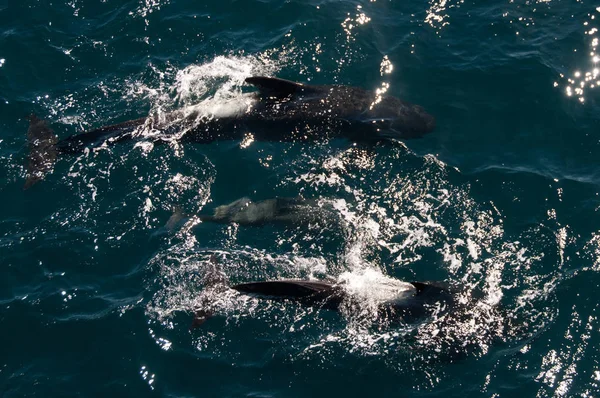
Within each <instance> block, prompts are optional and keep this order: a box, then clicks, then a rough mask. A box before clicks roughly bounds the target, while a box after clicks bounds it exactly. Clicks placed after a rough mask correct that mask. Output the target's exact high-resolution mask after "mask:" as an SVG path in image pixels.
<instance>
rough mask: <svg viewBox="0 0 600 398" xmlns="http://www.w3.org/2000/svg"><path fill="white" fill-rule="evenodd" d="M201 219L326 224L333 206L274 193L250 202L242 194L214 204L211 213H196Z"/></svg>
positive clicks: (258, 223)
mask: <svg viewBox="0 0 600 398" xmlns="http://www.w3.org/2000/svg"><path fill="white" fill-rule="evenodd" d="M198 217H199V218H200V220H202V221H203V222H214V223H223V224H230V223H236V224H240V225H244V226H261V225H265V224H269V223H281V224H287V225H307V224H314V225H320V224H324V223H325V224H330V221H333V220H335V213H334V212H333V209H329V208H327V206H325V205H322V206H321V205H319V203H318V201H317V200H309V199H303V198H300V197H297V198H283V197H276V198H271V199H265V200H261V201H257V202H254V201H252V200H251V199H250V198H247V197H243V198H240V199H238V200H235V201H233V202H231V203H229V204H226V205H221V206H217V207H216V208H215V209H214V210H213V213H212V214H199V215H198Z"/></svg>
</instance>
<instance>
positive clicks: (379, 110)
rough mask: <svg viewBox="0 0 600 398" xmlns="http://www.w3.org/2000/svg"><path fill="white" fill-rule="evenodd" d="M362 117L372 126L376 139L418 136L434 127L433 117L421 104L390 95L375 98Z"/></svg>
mask: <svg viewBox="0 0 600 398" xmlns="http://www.w3.org/2000/svg"><path fill="white" fill-rule="evenodd" d="M363 117H364V118H363V119H362V121H363V122H366V123H370V124H371V125H372V126H373V127H374V129H375V138H376V139H390V138H392V139H404V138H420V137H422V136H424V135H425V134H428V133H430V132H432V131H433V129H434V128H435V118H434V117H433V116H432V115H430V114H429V113H427V111H425V109H424V108H423V107H422V106H419V105H413V104H411V103H409V102H406V101H402V100H401V99H399V98H396V97H392V96H385V97H381V98H376V100H375V101H374V102H373V104H371V105H370V106H369V109H367V110H366V111H365V112H364V113H363Z"/></svg>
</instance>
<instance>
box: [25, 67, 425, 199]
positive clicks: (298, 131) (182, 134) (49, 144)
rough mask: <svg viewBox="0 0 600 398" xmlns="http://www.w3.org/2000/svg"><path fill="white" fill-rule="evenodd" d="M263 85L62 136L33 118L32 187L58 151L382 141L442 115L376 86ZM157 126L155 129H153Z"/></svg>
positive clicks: (417, 132) (263, 80)
mask: <svg viewBox="0 0 600 398" xmlns="http://www.w3.org/2000/svg"><path fill="white" fill-rule="evenodd" d="M246 83H248V84H250V85H252V86H254V87H256V88H257V89H258V91H256V92H252V93H245V94H242V95H240V96H238V97H237V98H235V99H232V100H230V101H226V102H218V101H215V100H206V101H203V102H201V103H200V104H197V105H194V106H189V107H186V108H184V109H181V110H177V111H173V112H171V113H167V114H165V115H161V116H160V117H159V116H149V117H144V118H140V119H135V120H130V121H127V122H124V123H119V124H115V125H110V126H105V127H101V128H98V129H95V130H91V131H89V132H85V133H81V134H76V135H72V136H70V137H67V138H65V139H62V140H60V141H59V140H58V139H57V137H56V135H55V134H54V132H53V131H52V129H51V128H50V127H49V126H48V123H47V122H46V121H44V120H41V119H39V118H38V117H37V116H35V115H32V116H31V117H30V124H29V130H28V133H27V136H28V143H29V151H30V155H29V163H28V167H27V180H26V182H25V188H28V187H30V186H31V185H33V184H34V183H36V182H37V181H39V180H41V179H43V177H44V175H45V174H46V173H47V172H49V171H51V170H52V167H53V164H54V162H55V161H56V158H57V156H59V155H61V154H66V153H80V152H82V151H84V150H85V149H86V148H90V147H94V146H98V145H101V144H108V145H110V144H115V143H118V142H122V141H126V140H131V139H136V138H138V139H142V138H143V139H146V140H152V141H155V142H161V141H168V140H172V139H176V140H178V141H181V142H198V143H209V142H213V141H216V140H232V139H233V140H235V139H242V138H244V137H246V136H248V135H250V136H251V137H252V139H254V140H268V141H310V140H326V139H329V138H336V137H343V138H348V139H350V140H354V141H379V140H385V139H390V138H391V139H405V138H416V137H421V136H423V135H424V134H427V133H429V132H431V131H432V130H433V129H434V127H435V119H434V117H433V116H431V115H430V114H428V113H427V112H426V111H425V110H424V109H423V108H422V107H421V106H419V105H413V104H411V103H409V102H406V101H403V100H401V99H399V98H396V97H393V96H390V95H384V94H381V93H379V92H376V91H369V90H364V89H362V88H358V87H350V86H342V85H323V86H319V85H305V84H301V83H296V82H292V81H288V80H283V79H278V78H272V77H262V76H255V77H248V78H247V79H246ZM148 132H152V134H148Z"/></svg>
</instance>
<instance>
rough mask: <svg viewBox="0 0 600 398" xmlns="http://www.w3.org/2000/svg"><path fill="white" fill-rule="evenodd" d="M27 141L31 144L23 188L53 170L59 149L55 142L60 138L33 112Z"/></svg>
mask: <svg viewBox="0 0 600 398" xmlns="http://www.w3.org/2000/svg"><path fill="white" fill-rule="evenodd" d="M27 142H28V144H29V156H28V164H27V179H26V180H25V185H24V186H23V189H28V188H30V187H31V186H32V185H33V184H35V183H36V182H38V181H40V180H42V179H43V178H44V176H45V175H46V173H47V172H49V171H51V170H52V167H53V166H54V162H56V156H57V150H56V147H55V144H56V143H57V142H58V139H57V137H56V135H55V134H54V131H52V129H51V128H50V127H48V123H47V122H46V121H45V120H42V119H40V118H38V117H37V116H36V115H35V114H31V116H29V129H28V130H27Z"/></svg>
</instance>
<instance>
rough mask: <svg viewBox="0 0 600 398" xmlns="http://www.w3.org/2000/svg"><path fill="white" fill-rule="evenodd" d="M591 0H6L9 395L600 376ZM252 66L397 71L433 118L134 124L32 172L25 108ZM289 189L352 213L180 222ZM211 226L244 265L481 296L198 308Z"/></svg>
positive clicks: (4, 254) (385, 76)
mask: <svg viewBox="0 0 600 398" xmlns="http://www.w3.org/2000/svg"><path fill="white" fill-rule="evenodd" d="M596 6H597V4H593V3H589V2H585V1H579V2H576V1H567V0H562V1H561V0H548V1H537V2H536V1H501V2H492V1H479V2H469V1H467V2H465V1H454V0H448V1H446V0H439V1H436V0H433V1H431V2H426V1H412V2H400V1H381V0H378V1H374V0H373V1H370V2H369V1H285V2H283V1H275V0H263V1H250V0H249V1H228V0H224V1H205V2H199V1H191V0H145V1H143V0H132V1H126V0H93V1H82V0H70V1H66V0H57V1H53V2H48V1H34V0H23V1H13V0H0V159H1V161H0V177H1V178H0V192H1V195H0V205H1V206H0V270H1V275H2V277H1V278H0V308H1V310H0V324H1V327H0V342H1V344H0V358H1V360H0V395H2V396H5V397H21V396H43V397H47V396H61V397H63V396H108V395H109V394H113V395H115V396H146V395H148V396H151V395H156V396H173V397H183V396H186V397H188V396H214V397H222V396H260V397H305V396H365V395H367V394H368V396H414V397H421V396H428V397H431V396H435V397H438V396H439V397H446V396H460V397H464V396H481V395H483V396H494V397H500V396H539V397H546V396H561V397H562V396H565V397H566V396H583V397H588V396H595V395H596V394H597V393H598V391H599V389H600V387H599V386H600V363H599V361H600V351H599V350H598V348H597V347H598V346H599V345H600V334H599V329H600V322H599V320H598V313H597V308H598V299H597V297H598V289H599V287H600V227H599V226H600V215H599V209H600V197H599V196H598V191H599V185H600V167H599V166H598V159H599V156H600V142H599V138H598V137H599V136H598V134H599V133H598V129H597V126H598V119H599V116H600V109H599V104H598V101H597V99H598V98H599V97H598V94H599V91H600V89H599V88H598V85H600V54H597V53H596V51H597V47H598V38H599V37H600V34H599V32H598V27H599V25H600V12H599V10H597V9H596ZM251 75H270V76H278V77H282V78H287V79H291V80H297V81H302V82H311V83H318V84H333V83H337V84H348V85H353V86H359V87H363V88H366V89H371V90H375V89H378V88H379V89H386V88H387V92H388V93H390V94H392V95H395V96H397V97H400V98H403V99H406V100H408V101H410V102H413V103H417V104H420V105H422V106H424V107H425V108H426V109H427V110H428V111H429V112H430V113H432V114H433V115H435V117H436V119H437V128H436V130H435V131H434V132H433V133H432V134H430V135H427V136H426V137H424V138H422V139H418V140H407V141H404V142H403V143H396V144H389V145H379V146H375V147H368V148H363V147H361V146H356V147H355V146H352V145H351V144H350V143H348V142H347V141H344V140H333V141H331V142H323V143H278V142H258V141H255V142H251V141H245V142H242V143H240V142H235V141H223V142H219V143H213V144H210V145H194V144H185V145H178V144H176V143H172V144H168V145H156V146H154V145H152V144H151V143H150V141H149V140H141V141H138V142H137V143H131V144H127V143H124V144H122V145H117V146H113V147H104V148H96V149H94V150H92V151H89V152H87V153H85V154H82V155H74V156H67V157H64V158H62V159H60V160H59V161H58V162H57V164H56V166H55V168H54V171H53V173H51V174H49V175H48V176H47V177H46V179H45V180H44V181H42V182H40V183H39V184H37V185H35V186H33V187H32V188H31V189H29V190H26V191H24V190H23V189H22V188H23V183H24V179H25V175H26V169H25V165H26V161H27V160H26V159H27V141H26V131H27V126H28V123H27V120H26V116H27V115H28V114H30V113H32V112H35V113H37V114H38V115H39V116H40V117H43V118H46V119H47V120H49V121H50V123H51V126H52V128H53V129H54V131H55V132H56V133H57V134H58V135H59V137H61V138H64V137H67V136H69V135H70V134H73V133H76V132H79V131H83V130H86V129H90V128H95V127H99V126H103V125H107V124H111V123H116V122H121V121H125V120H128V119H133V118H138V117H143V116H147V115H149V114H153V115H160V114H163V113H164V112H167V111H169V110H173V109H177V108H179V107H182V106H185V105H190V104H195V103H198V102H200V101H205V100H213V101H220V100H225V99H228V98H233V97H235V96H238V95H240V92H241V90H246V88H243V80H244V78H245V77H247V76H251ZM298 195H301V196H302V197H304V198H310V199H318V200H319V201H320V202H321V203H326V204H327V206H329V207H330V208H333V209H334V211H335V213H336V214H338V216H339V218H340V219H341V222H338V223H334V224H331V225H327V226H325V227H323V226H320V227H315V226H313V227H309V228H306V227H302V226H299V225H292V226H281V225H266V226H264V227H254V228H248V227H243V226H239V225H236V224H233V225H219V224H210V223H201V222H199V221H198V220H197V219H194V218H191V219H188V220H187V222H186V221H185V220H183V221H182V222H181V223H179V225H178V226H177V227H176V228H175V229H174V230H173V229H169V228H167V227H166V226H165V225H166V224H167V221H168V220H169V218H170V217H171V215H172V214H173V212H174V211H175V210H176V209H180V210H181V211H182V212H184V213H185V214H187V215H193V214H196V213H199V212H209V211H211V209H213V208H214V207H216V206H218V205H221V204H225V203H229V202H232V201H234V200H236V199H238V198H240V197H244V196H247V197H250V198H252V199H254V200H260V199H267V198H272V197H275V196H287V197H295V196H298ZM215 253H216V254H217V256H218V258H219V259H220V261H221V263H222V266H223V269H224V271H225V273H226V274H227V275H228V277H229V278H230V279H231V280H232V281H233V282H246V281H251V280H265V279H275V278H281V277H293V278H307V277H315V278H324V277H330V278H338V279H344V280H346V281H348V283H350V284H353V285H355V286H357V287H358V288H360V287H361V286H365V285H367V286H368V284H369V283H370V282H373V281H374V280H375V281H377V280H380V279H381V278H384V275H389V276H391V277H395V278H399V279H404V280H445V281H448V282H451V283H453V284H456V285H460V286H463V288H464V289H466V290H468V291H472V292H475V291H477V292H480V293H481V295H482V297H481V299H480V300H478V301H477V302H476V304H475V305H473V306H471V308H470V310H469V311H466V312H465V313H463V314H462V315H461V316H459V317H449V316H444V315H440V316H439V317H434V318H432V319H429V320H427V321H425V322H422V323H418V324H410V325H403V324H401V325H398V324H395V325H394V324H389V325H383V326H382V325H377V324H376V323H373V322H370V321H369V319H370V318H369V314H370V312H369V311H371V310H372V308H371V307H370V306H369V303H370V302H369V295H368V294H367V296H366V298H365V300H364V302H363V303H359V304H361V305H358V307H359V310H358V313H356V312H355V313H352V312H347V313H342V314H335V313H332V312H329V311H326V310H322V311H318V310H315V309H306V308H301V307H299V306H297V305H295V304H294V303H276V302H265V301H260V300H255V299H244V298H242V297H238V296H235V295H233V294H225V295H222V296H219V297H216V296H215V297H213V299H214V300H217V301H216V303H215V305H216V307H217V310H218V311H217V312H218V313H217V314H216V316H215V317H214V318H212V319H210V320H209V321H207V322H206V323H205V324H204V325H203V326H202V327H201V328H199V329H195V330H193V331H190V330H189V326H190V324H191V320H192V311H193V309H194V308H196V307H197V306H198V303H199V301H198V300H199V297H200V296H201V295H202V294H203V293H202V291H201V290H202V289H201V279H202V275H203V273H204V272H205V270H206V267H207V263H208V259H209V258H210V256H211V255H212V254H215ZM378 278H379V279H378ZM370 293H373V294H375V293H376V289H375V290H372V291H371V292H370Z"/></svg>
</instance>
